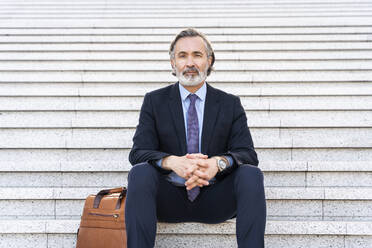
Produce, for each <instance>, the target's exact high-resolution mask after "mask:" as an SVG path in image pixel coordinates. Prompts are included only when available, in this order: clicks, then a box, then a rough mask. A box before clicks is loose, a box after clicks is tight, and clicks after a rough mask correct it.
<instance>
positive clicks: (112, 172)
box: [0, 0, 372, 248]
mask: <svg viewBox="0 0 372 248" xmlns="http://www.w3.org/2000/svg"><path fill="white" fill-rule="evenodd" d="M185 6H187V8H185ZM371 13H372V1H370V0H358V1H357V2H353V1H349V0H337V1H336V0H326V1H313V0H301V1H293V0H279V1H271V0H265V1H249V2H248V1H241V0H239V1H237V0H234V1H228V2H227V1H224V0H217V1H213V2H212V1H207V0H203V1H187V2H185V1H180V2H174V1H164V0H163V1H124V2H123V1H118V0H110V1H100V0H94V1H85V0H79V1H69V0H61V1H54V0H38V1H33V2H32V3H31V2H28V1H23V0H16V1H6V0H4V1H1V2H0V20H1V21H0V247H33V248H34V247H40V248H57V247H58V248H61V247H64V248H71V247H74V246H75V242H76V231H77V228H78V226H79V221H80V215H81V213H82V208H83V204H84V199H85V198H86V197H87V196H88V195H89V194H95V193H97V192H98V191H99V190H101V189H104V188H112V187H120V186H126V185H127V182H126V180H127V178H126V177H127V173H128V171H129V170H130V168H131V165H130V164H129V162H128V153H129V150H130V148H131V146H132V136H133V133H134V130H135V127H136V125H137V121H138V115H139V110H140V107H141V104H142V100H143V96H144V94H145V93H146V92H148V91H151V90H153V89H157V88H160V87H163V86H166V85H169V84H171V83H173V82H174V81H175V80H176V78H175V77H173V76H171V74H170V65H169V56H168V53H167V50H168V47H169V43H170V41H171V40H172V38H173V37H174V35H175V34H176V33H178V32H179V31H180V30H181V29H182V28H185V27H190V26H191V27H196V28H198V29H199V30H201V31H202V32H204V33H205V34H206V35H207V36H208V38H209V39H210V40H211V42H212V45H213V47H214V49H215V52H216V59H217V61H216V64H215V69H216V71H215V72H213V73H212V75H211V76H210V77H209V78H208V82H210V83H211V84H212V85H213V86H214V87H217V88H221V89H223V90H226V91H228V92H230V93H233V94H236V95H239V96H240V98H241V101H242V104H243V106H244V108H245V110H246V113H247V117H248V124H249V126H250V129H251V132H252V136H253V140H254V143H255V147H256V151H257V153H258V156H259V159H260V165H259V167H260V168H261V169H262V171H263V172H264V176H265V186H266V198H267V207H268V210H267V211H268V212H267V213H268V222H267V230H266V247H268V248H281V247H288V248H326V247H327V248H328V247H332V248H357V247H358V248H371V247H372V245H371V244H372V224H371V223H372V222H371V221H372V111H371V110H372V80H371V79H372V45H371V42H370V41H371V39H372V36H371V30H372V29H371V28H372V24H371V23H372V22H371V21H372V16H371ZM156 247H169V248H173V247H201V248H204V247H205V248H207V247H214V248H216V247H237V245H236V240H235V220H230V221H227V222H225V223H221V224H218V225H207V224H201V223H180V224H167V223H159V224H158V236H157V241H156Z"/></svg>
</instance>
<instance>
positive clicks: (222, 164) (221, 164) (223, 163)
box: [218, 159, 227, 170]
mask: <svg viewBox="0 0 372 248" xmlns="http://www.w3.org/2000/svg"><path fill="white" fill-rule="evenodd" d="M218 165H219V167H220V168H221V170H224V169H225V168H226V166H227V164H226V162H225V161H223V160H222V159H220V160H219V161H218Z"/></svg>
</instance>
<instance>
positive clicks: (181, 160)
mask: <svg viewBox="0 0 372 248" xmlns="http://www.w3.org/2000/svg"><path fill="white" fill-rule="evenodd" d="M162 167H163V168H164V169H167V170H172V171H174V172H175V173H176V174H177V175H179V176H180V177H182V178H184V179H186V182H185V186H186V189H187V190H190V189H192V188H194V187H196V186H199V187H203V186H207V185H209V180H210V179H212V178H213V177H214V176H215V175H216V174H217V172H218V167H217V162H216V160H215V159H214V158H208V156H207V155H204V154H201V153H192V154H186V155H185V156H182V157H180V156H174V155H171V156H168V157H165V158H164V159H163V162H162Z"/></svg>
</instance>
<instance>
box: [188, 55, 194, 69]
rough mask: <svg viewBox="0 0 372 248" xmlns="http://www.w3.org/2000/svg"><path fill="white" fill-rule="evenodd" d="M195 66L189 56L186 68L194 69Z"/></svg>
mask: <svg viewBox="0 0 372 248" xmlns="http://www.w3.org/2000/svg"><path fill="white" fill-rule="evenodd" d="M194 65H195V64H194V60H193V59H192V57H191V56H189V57H188V58H187V61H186V66H187V67H193V66H194Z"/></svg>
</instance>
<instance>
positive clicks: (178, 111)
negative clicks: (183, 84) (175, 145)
mask: <svg viewBox="0 0 372 248" xmlns="http://www.w3.org/2000/svg"><path fill="white" fill-rule="evenodd" d="M178 87H179V86H178V83H176V84H174V85H173V87H172V88H171V92H170V98H169V102H168V105H169V109H170V112H171V114H172V119H173V124H174V128H175V129H176V135H177V137H178V141H179V144H180V148H181V154H182V155H184V154H186V153H187V146H186V131H185V121H184V119H183V109H182V102H181V96H180V91H179V88H178Z"/></svg>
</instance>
